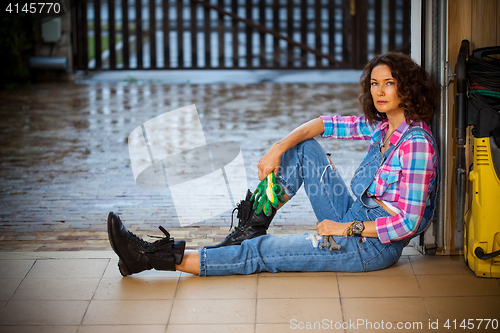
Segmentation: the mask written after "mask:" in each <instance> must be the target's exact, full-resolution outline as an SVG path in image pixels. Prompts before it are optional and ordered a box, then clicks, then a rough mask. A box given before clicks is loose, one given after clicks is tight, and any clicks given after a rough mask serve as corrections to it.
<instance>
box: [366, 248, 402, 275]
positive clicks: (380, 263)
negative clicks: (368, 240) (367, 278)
mask: <svg viewBox="0 0 500 333" xmlns="http://www.w3.org/2000/svg"><path fill="white" fill-rule="evenodd" d="M373 245H374V244H373ZM365 255H366V259H365V258H363V269H364V271H365V272H370V271H376V270H380V269H384V268H387V267H389V266H392V265H393V264H395V263H396V262H397V261H398V259H399V255H398V254H397V252H396V251H395V249H393V247H392V244H382V247H381V248H378V247H377V246H373V247H372V249H371V251H367V253H366V254H365Z"/></svg>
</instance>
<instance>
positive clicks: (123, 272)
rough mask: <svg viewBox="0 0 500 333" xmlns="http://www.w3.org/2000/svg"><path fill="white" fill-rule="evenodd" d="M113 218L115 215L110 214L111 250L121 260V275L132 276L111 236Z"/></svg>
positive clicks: (119, 265) (119, 264) (119, 262)
mask: <svg viewBox="0 0 500 333" xmlns="http://www.w3.org/2000/svg"><path fill="white" fill-rule="evenodd" d="M112 216H113V213H109V214H108V239H109V244H111V248H112V249H113V251H115V253H116V254H117V255H118V258H120V260H119V261H118V269H119V270H120V274H121V275H122V276H127V275H132V273H131V272H130V269H129V268H128V267H127V264H125V260H124V259H123V258H122V256H121V255H120V252H118V250H117V249H116V247H115V244H114V243H113V238H112V237H110V234H111V218H112Z"/></svg>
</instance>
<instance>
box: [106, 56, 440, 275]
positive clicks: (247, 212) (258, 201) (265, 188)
mask: <svg viewBox="0 0 500 333" xmlns="http://www.w3.org/2000/svg"><path fill="white" fill-rule="evenodd" d="M360 87H361V90H362V92H361V94H360V97H359V100H360V102H361V105H362V108H363V115H362V116H361V117H341V116H334V117H332V116H322V117H320V118H318V119H313V120H311V121H309V122H307V123H305V124H303V125H302V126H300V127H298V128H297V129H295V130H294V131H292V132H291V133H290V134H289V135H287V136H286V137H285V138H284V139H283V140H281V141H279V142H277V143H276V144H274V145H273V146H272V147H271V149H270V150H269V151H268V152H267V153H266V154H265V155H264V156H263V157H262V158H261V159H260V161H259V164H258V172H259V179H261V180H262V182H261V184H259V188H258V189H257V191H256V193H257V195H252V193H251V192H249V193H248V195H247V197H246V199H245V200H243V201H241V202H240V204H239V205H238V207H237V209H238V210H239V211H238V218H239V219H240V223H239V225H238V227H237V228H236V229H235V230H234V231H233V232H232V233H231V234H230V235H229V236H228V237H227V238H226V239H225V240H224V241H223V242H222V243H220V244H218V245H215V246H211V247H206V248H203V249H200V250H198V251H184V247H185V242H184V241H174V240H173V239H169V237H170V236H169V234H168V232H167V231H166V230H165V229H163V228H161V230H162V231H163V232H164V233H165V235H166V238H164V239H161V240H158V241H156V242H154V243H148V242H145V241H143V240H142V239H140V238H138V237H137V236H135V235H134V234H132V233H130V232H129V231H127V230H126V228H125V227H124V226H123V224H122V223H121V221H120V219H119V217H118V216H117V215H116V214H113V213H110V214H109V216H108V232H109V238H110V243H111V245H112V247H113V249H114V250H115V252H116V253H117V254H118V256H119V257H120V261H119V264H118V266H119V268H120V271H121V273H122V274H123V275H129V274H133V273H138V272H141V271H143V270H146V269H151V268H155V269H160V270H180V271H184V272H188V273H193V274H199V275H203V276H204V275H229V274H251V273H255V272H262V271H267V272H280V271H303V272H310V271H349V272H361V271H371V270H378V269H383V268H386V267H389V266H391V265H392V264H394V263H395V262H396V261H397V260H398V259H399V257H400V256H401V252H402V250H403V247H404V246H405V245H406V244H407V242H408V241H409V239H410V238H411V237H412V236H414V235H415V234H417V233H420V232H421V231H423V229H425V226H426V225H427V224H428V223H429V221H430V219H431V218H432V215H433V212H434V205H435V197H436V196H435V192H436V191H435V188H436V187H437V183H438V181H437V174H438V157H437V151H436V145H435V143H434V140H433V138H432V135H431V134H430V131H429V128H428V127H427V125H426V122H428V121H430V120H431V118H432V115H433V113H434V105H435V103H436V100H437V94H438V90H437V87H436V86H435V85H434V84H433V83H432V82H431V81H430V79H429V77H428V75H427V73H426V72H425V70H423V69H422V68H421V67H419V66H418V65H416V64H415V63H414V62H413V61H412V60H411V58H410V57H408V56H406V55H402V54H398V53H392V52H391V53H387V54H385V55H379V56H376V57H375V58H373V59H372V60H371V61H370V62H369V63H368V64H367V65H366V67H365V68H364V71H363V74H362V76H361V79H360ZM318 135H321V136H322V137H332V138H337V139H351V140H370V146H369V148H368V151H367V153H366V156H365V158H364V160H363V162H362V163H361V165H360V166H359V167H358V169H357V170H356V172H355V175H354V177H353V179H352V181H351V190H352V192H353V194H354V197H353V196H352V195H351V194H350V193H349V190H348V188H347V186H346V185H345V183H344V181H343V180H342V178H341V177H340V175H339V172H338V171H337V170H336V169H335V167H334V166H333V165H332V164H331V162H330V161H329V156H327V154H326V153H325V151H324V150H323V148H322V147H321V146H320V145H319V144H318V142H317V141H315V140H314V139H313V138H314V137H316V136H318ZM302 185H304V189H305V191H306V193H307V195H308V197H309V199H310V201H311V204H312V207H313V209H314V213H315V215H316V217H317V218H318V221H321V222H320V223H318V225H317V227H316V228H317V230H318V235H310V234H306V235H293V236H288V237H276V236H272V235H266V229H267V228H268V227H269V223H270V222H271V220H272V218H273V217H274V214H275V213H276V209H279V208H280V207H281V206H282V205H283V204H284V203H286V202H287V201H288V200H290V198H292V197H293V196H294V195H295V193H296V192H297V191H298V189H299V188H300V186H302ZM276 198H279V199H280V200H279V201H278V200H276ZM270 202H272V205H270V204H269V203H270ZM323 236H324V237H327V236H332V237H331V238H330V237H328V238H327V239H329V240H330V243H332V244H333V245H340V246H339V247H336V249H333V247H330V251H329V250H328V249H325V248H323V246H322V245H324V244H325V243H323V242H322V240H323V239H322V238H323Z"/></svg>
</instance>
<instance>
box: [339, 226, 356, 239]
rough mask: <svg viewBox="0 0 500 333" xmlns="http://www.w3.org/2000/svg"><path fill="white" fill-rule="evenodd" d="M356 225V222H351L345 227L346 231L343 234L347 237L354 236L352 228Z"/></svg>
mask: <svg viewBox="0 0 500 333" xmlns="http://www.w3.org/2000/svg"><path fill="white" fill-rule="evenodd" d="M353 225H354V222H351V224H350V225H349V226H348V227H347V228H345V230H344V232H343V233H342V236H344V237H345V238H347V237H348V236H354V231H353V229H352V227H353Z"/></svg>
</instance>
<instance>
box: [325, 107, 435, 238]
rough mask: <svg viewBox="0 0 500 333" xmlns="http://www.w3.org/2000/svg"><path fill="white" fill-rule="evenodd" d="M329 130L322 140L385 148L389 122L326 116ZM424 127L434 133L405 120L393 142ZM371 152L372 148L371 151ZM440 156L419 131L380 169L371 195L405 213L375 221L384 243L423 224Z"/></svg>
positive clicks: (411, 231) (370, 192)
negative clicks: (331, 139) (412, 129)
mask: <svg viewBox="0 0 500 333" xmlns="http://www.w3.org/2000/svg"><path fill="white" fill-rule="evenodd" d="M321 119H322V120H323V124H324V125H325V131H324V133H323V134H322V135H321V136H322V137H330V138H334V139H347V140H371V141H370V147H371V146H372V145H373V144H374V143H375V142H378V143H379V145H381V143H382V141H383V138H384V136H385V133H386V132H387V129H388V125H389V123H388V121H387V120H383V121H380V122H378V123H376V124H373V125H372V124H370V123H369V122H368V121H366V120H365V117H364V116H361V117H354V116H352V117H342V116H333V117H332V116H322V117H321ZM414 126H420V127H422V128H423V129H425V130H426V131H428V132H429V133H430V130H429V127H428V126H427V125H426V124H425V123H423V122H414V123H412V124H411V125H408V124H407V123H406V122H405V121H403V122H402V123H401V125H400V126H399V127H398V128H397V129H396V131H395V132H394V133H393V134H392V136H391V138H390V139H389V142H390V144H391V145H396V144H397V143H398V141H399V139H400V138H401V136H402V135H403V134H404V133H405V132H406V131H407V130H408V129H410V128H412V127H414ZM368 149H369V148H368ZM436 170H437V154H436V152H435V151H434V148H433V147H432V144H431V143H430V142H429V141H428V140H427V138H426V137H425V136H424V135H423V134H421V133H418V132H415V133H413V134H411V135H410V137H408V138H407V139H406V140H405V141H404V142H403V143H402V144H401V145H400V146H399V148H398V149H395V150H394V151H392V153H391V154H390V155H389V156H388V157H387V160H386V162H385V163H384V164H383V165H382V166H381V167H380V168H379V170H378V171H377V173H376V175H375V179H374V180H373V183H372V184H371V185H370V186H369V188H368V190H367V195H368V196H371V197H376V198H377V199H379V200H384V201H388V202H389V203H390V204H392V205H393V206H394V207H398V208H399V209H400V210H401V212H400V213H399V214H397V215H394V216H389V217H380V218H377V219H376V220H375V225H376V229H377V234H378V238H379V239H380V241H381V242H382V243H389V242H390V241H391V240H394V241H396V240H401V239H404V238H407V237H409V236H411V235H413V234H414V233H415V232H416V231H417V229H418V226H419V224H420V221H421V219H422V216H423V214H424V209H425V206H426V205H427V204H428V200H429V194H430V193H431V191H432V189H433V188H434V182H435V179H436Z"/></svg>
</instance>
